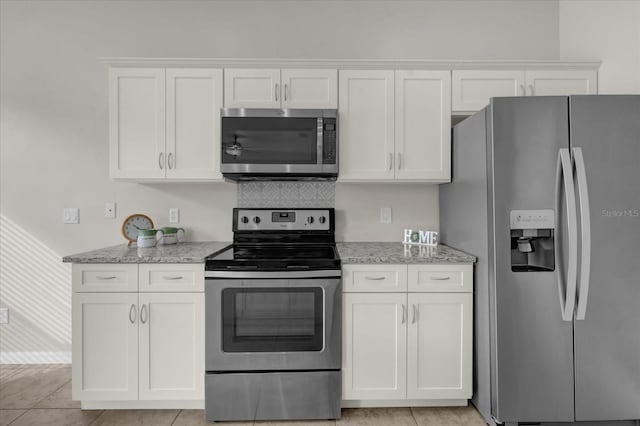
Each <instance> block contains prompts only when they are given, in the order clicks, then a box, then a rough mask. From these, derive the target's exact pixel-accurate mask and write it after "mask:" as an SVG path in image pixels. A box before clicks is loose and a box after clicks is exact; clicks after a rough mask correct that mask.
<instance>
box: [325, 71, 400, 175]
mask: <svg viewBox="0 0 640 426" xmlns="http://www.w3.org/2000/svg"><path fill="white" fill-rule="evenodd" d="M393 75H394V73H393V71H384V70H383V71H377V70H364V71H357V70H346V71H340V76H339V78H340V83H339V85H340V92H339V95H338V104H339V108H338V109H339V113H340V123H339V133H340V140H339V145H340V148H339V149H340V160H339V161H340V174H339V179H340V180H391V179H393V175H394V173H393V164H394V154H395V149H394V142H393V138H394V113H393V109H394V87H393V86H394V78H393Z"/></svg>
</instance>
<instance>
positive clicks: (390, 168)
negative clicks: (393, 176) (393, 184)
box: [389, 153, 393, 170]
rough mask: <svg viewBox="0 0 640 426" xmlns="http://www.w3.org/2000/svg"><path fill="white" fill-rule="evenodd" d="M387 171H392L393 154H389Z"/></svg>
mask: <svg viewBox="0 0 640 426" xmlns="http://www.w3.org/2000/svg"><path fill="white" fill-rule="evenodd" d="M389 170H393V154H392V153H389Z"/></svg>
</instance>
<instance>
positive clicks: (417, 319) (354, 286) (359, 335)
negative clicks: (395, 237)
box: [342, 265, 473, 406]
mask: <svg viewBox="0 0 640 426" xmlns="http://www.w3.org/2000/svg"><path fill="white" fill-rule="evenodd" d="M380 268H382V269H384V271H385V272H386V273H390V271H394V270H395V271H397V276H399V277H403V279H404V280H405V283H404V286H403V285H400V286H398V288H400V289H402V288H404V289H407V288H408V289H409V291H410V292H407V291H406V290H405V291H402V290H400V291H397V290H396V291H393V290H392V292H389V290H388V289H382V288H381V287H380V285H379V284H378V283H377V280H375V279H373V278H377V276H378V275H380V270H381V269H380ZM343 269H344V271H343V275H344V276H345V284H346V285H345V287H344V291H345V294H344V298H343V303H344V310H343V312H344V319H343V362H342V364H343V391H342V398H343V400H345V401H346V402H347V403H349V402H356V403H358V402H363V403H366V404H367V405H369V406H371V405H373V406H375V405H376V403H372V401H378V403H380V404H381V405H389V404H391V405H450V404H458V405H460V404H464V403H466V400H467V399H469V398H471V385H472V347H471V344H472V332H473V322H472V318H473V316H472V315H473V312H472V309H473V307H472V303H473V302H472V291H473V288H472V285H471V283H470V281H471V279H472V278H471V277H472V265H408V266H407V265H344V266H343ZM407 269H408V270H409V271H408V273H407ZM376 274H378V275H376ZM425 274H426V275H425ZM458 275H460V280H459V281H460V282H465V283H466V285H465V287H464V288H461V287H460V286H458V285H452V286H451V289H448V288H446V287H428V286H427V287H424V288H429V289H430V290H429V292H412V289H416V288H421V287H420V286H419V285H418V279H419V277H420V276H433V277H434V278H435V279H442V278H446V277H447V276H450V277H456V276H458ZM407 277H408V278H407ZM367 278H369V279H367ZM406 281H409V282H408V283H407V282H406ZM414 281H415V282H414ZM442 281H448V279H447V280H445V279H442ZM452 281H453V280H452ZM367 289H369V290H368V291H367ZM447 291H448V292H447ZM402 401H404V402H402ZM356 406H357V404H356Z"/></svg>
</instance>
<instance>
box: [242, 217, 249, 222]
mask: <svg viewBox="0 0 640 426" xmlns="http://www.w3.org/2000/svg"><path fill="white" fill-rule="evenodd" d="M240 221H241V222H242V223H249V218H248V217H246V216H242V218H241V219H240Z"/></svg>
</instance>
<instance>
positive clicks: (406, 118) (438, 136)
mask: <svg viewBox="0 0 640 426" xmlns="http://www.w3.org/2000/svg"><path fill="white" fill-rule="evenodd" d="M395 78H396V81H395V91H396V96H395V102H396V111H395V131H396V132H395V149H396V161H395V169H396V171H395V178H396V179H409V180H415V179H419V180H429V181H433V182H448V181H450V178H451V172H450V169H451V74H450V72H449V71H396V72H395Z"/></svg>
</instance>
